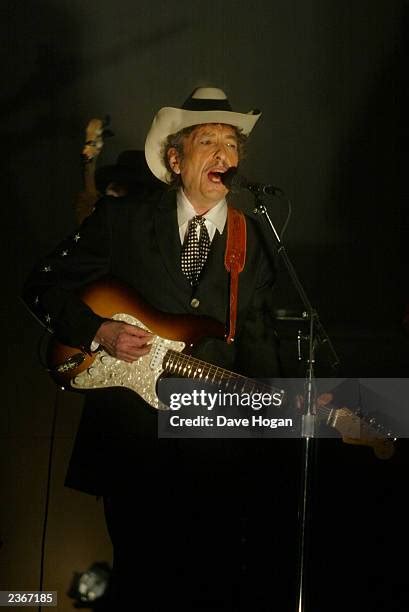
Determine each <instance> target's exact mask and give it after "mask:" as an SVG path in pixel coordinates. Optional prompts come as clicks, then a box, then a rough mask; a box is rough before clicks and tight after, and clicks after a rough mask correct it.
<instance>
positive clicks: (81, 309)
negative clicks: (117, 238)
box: [23, 198, 111, 348]
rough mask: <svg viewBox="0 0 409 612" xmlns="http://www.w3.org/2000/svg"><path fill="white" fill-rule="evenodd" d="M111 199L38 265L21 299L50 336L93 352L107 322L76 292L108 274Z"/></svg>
mask: <svg viewBox="0 0 409 612" xmlns="http://www.w3.org/2000/svg"><path fill="white" fill-rule="evenodd" d="M109 212H110V206H109V198H106V199H104V200H101V202H100V203H99V205H98V207H97V209H96V210H95V212H94V213H93V214H92V215H91V216H90V217H88V218H87V219H86V220H85V221H84V223H83V224H82V226H81V227H80V228H79V229H78V230H77V231H76V232H74V234H72V235H71V236H69V237H68V238H67V239H66V240H64V241H63V242H62V243H61V244H59V245H58V247H57V248H56V249H55V250H54V251H52V252H51V253H50V254H49V255H47V256H46V257H45V258H44V259H43V260H41V261H40V263H39V265H37V266H36V267H35V268H34V269H33V270H32V272H31V274H30V275H29V277H28V279H27V281H26V283H25V286H24V291H23V299H24V301H25V303H26V304H27V306H28V308H29V310H30V311H31V312H32V314H33V315H34V316H35V317H36V318H37V320H39V321H40V323H42V324H43V325H44V326H45V327H46V328H47V329H48V331H50V332H51V333H55V335H56V337H57V338H58V339H59V340H60V341H61V342H63V343H64V344H68V345H70V346H81V347H86V348H89V347H90V345H91V342H92V340H93V338H94V336H95V333H96V331H97V330H98V328H99V326H100V325H101V323H102V322H103V321H104V319H103V318H102V317H100V316H98V315H97V314H95V313H94V312H93V311H92V310H91V309H90V308H89V307H88V306H87V305H86V304H85V303H84V302H82V301H81V300H80V299H79V297H78V295H77V292H78V290H79V289H80V288H81V287H83V286H84V285H87V284H88V283H90V282H92V281H94V280H96V279H98V278H101V277H103V276H105V275H107V274H109V273H110V267H111V226H110V223H109V217H110V215H109Z"/></svg>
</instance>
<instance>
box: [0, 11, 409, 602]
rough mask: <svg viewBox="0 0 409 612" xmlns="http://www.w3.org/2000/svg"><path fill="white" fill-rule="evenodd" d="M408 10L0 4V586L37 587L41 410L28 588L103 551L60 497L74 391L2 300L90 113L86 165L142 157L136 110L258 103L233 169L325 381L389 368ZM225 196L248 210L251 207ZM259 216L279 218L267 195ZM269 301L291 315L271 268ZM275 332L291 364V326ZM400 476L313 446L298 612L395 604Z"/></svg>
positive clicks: (397, 287) (22, 313) (96, 532)
mask: <svg viewBox="0 0 409 612" xmlns="http://www.w3.org/2000/svg"><path fill="white" fill-rule="evenodd" d="M408 12H409V6H408V3H407V2H403V1H402V2H398V1H390V0H375V1H373V0H372V1H369V0H357V1H356V0H355V1H352V0H345V1H343V2H329V1H328V0H308V1H306V0H294V1H293V2H288V1H287V0H276V1H274V2H271V0H259V1H257V0H256V1H254V2H252V3H245V2H233V1H232V0H226V1H224V2H217V1H215V0H208V1H207V2H206V3H202V2H193V1H190V2H187V1H186V0H179V2H177V3H176V2H175V3H173V4H171V3H169V2H165V1H162V0H151V1H149V2H147V1H145V0H142V1H139V2H137V3H136V2H131V1H130V0H123V1H122V2H111V1H109V0H98V1H96V0H90V1H88V2H85V3H84V2H82V1H79V0H69V1H68V0H58V1H57V0H54V2H43V1H41V0H39V1H36V2H33V1H25V0H17V1H13V2H3V4H2V8H1V15H0V23H1V26H0V27H1V29H2V32H1V37H0V39H1V41H2V43H1V44H2V46H3V62H2V70H3V79H2V80H3V87H2V98H1V105H0V112H1V117H2V119H3V121H2V125H1V137H2V139H1V142H2V148H3V153H4V162H3V164H2V169H3V175H4V176H3V179H4V180H3V187H2V192H3V196H4V197H3V211H4V212H3V218H4V219H5V220H6V221H5V224H4V225H3V229H2V241H1V242H2V246H3V247H4V254H3V273H4V275H5V278H6V281H7V282H6V286H7V294H6V295H7V298H6V296H5V297H4V298H3V300H2V322H3V324H4V325H3V327H2V339H3V368H2V373H3V376H4V385H3V387H2V388H3V402H2V409H1V413H0V426H1V429H0V433H1V460H2V463H1V465H2V472H3V475H2V483H3V484H2V493H1V497H2V499H4V500H5V502H6V503H2V505H1V515H0V520H1V526H0V538H1V541H2V547H1V548H0V576H2V581H1V582H2V588H19V589H24V588H36V585H37V584H38V583H37V581H38V575H39V548H40V538H41V530H42V521H43V518H44V503H45V484H46V478H47V460H48V453H49V448H50V437H49V434H50V428H51V423H52V417H53V414H54V411H55V410H57V437H56V442H55V447H54V454H53V472H52V488H51V501H50V517H49V523H48V537H47V555H46V585H47V587H48V588H58V589H59V591H60V594H61V601H62V600H63V595H62V594H63V593H64V592H65V591H66V590H67V589H68V583H69V580H70V577H71V574H72V572H74V571H79V570H85V569H86V568H87V567H88V565H89V564H90V563H91V562H92V561H93V560H95V559H96V558H99V557H100V558H101V559H102V558H105V559H108V558H109V554H110V553H109V546H108V541H107V536H106V534H105V531H104V527H103V521H102V514H101V507H100V505H99V504H98V503H97V502H95V500H93V499H92V498H89V497H87V496H85V495H81V494H79V493H75V492H72V491H68V490H65V489H63V477H64V472H65V468H66V463H67V460H68V457H69V454H70V449H71V445H72V440H73V435H74V432H75V429H76V424H77V421H78V417H79V414H80V409H81V399H80V398H79V397H78V396H74V395H64V394H61V393H60V392H58V391H57V390H56V389H55V387H54V386H53V383H52V382H51V380H49V379H48V376H47V374H46V373H45V372H44V370H43V369H42V368H41V366H40V364H39V361H38V358H37V351H36V347H37V344H38V342H39V340H40V339H41V336H42V331H41V329H40V327H39V326H38V325H37V324H36V322H35V320H34V319H32V318H31V316H30V315H29V314H28V313H27V311H26V310H25V308H24V306H23V305H22V303H21V302H20V301H19V297H18V296H19V294H20V292H21V286H22V284H23V281H24V278H25V277H26V275H27V273H28V271H29V269H30V267H31V266H32V265H33V263H34V262H35V261H36V260H37V259H38V258H39V257H40V256H41V255H43V254H44V253H45V252H46V251H47V250H49V249H50V248H52V247H53V246H54V245H55V244H56V242H57V241H58V240H60V239H61V238H63V237H64V236H65V235H66V234H68V233H69V232H70V231H71V230H72V229H73V228H74V227H75V219H74V213H73V203H74V201H75V198H76V195H77V193H78V191H79V190H80V189H81V166H80V161H79V153H80V151H81V148H82V142H83V140H84V129H85V126H86V124H87V122H88V120H89V119H90V118H91V117H98V116H104V115H105V114H107V113H109V114H110V115H111V117H112V129H113V130H114V132H115V137H114V138H112V139H111V140H110V141H108V142H107V143H106V145H105V148H104V150H103V153H102V156H101V159H100V161H99V165H103V164H104V163H112V162H113V161H114V160H115V158H116V156H117V154H118V153H119V152H120V151H122V150H123V149H128V148H139V149H141V148H143V144H144V138H145V135H146V132H147V130H148V129H149V126H150V122H151V121H152V118H153V116H154V114H155V112H156V111H157V110H158V109H159V108H161V107H162V106H179V105H180V104H181V103H182V102H183V101H184V99H185V98H186V97H187V95H188V94H189V93H190V92H191V91H192V90H193V89H194V88H195V87H197V86H200V85H209V84H212V85H214V86H218V87H221V88H223V89H224V90H225V91H226V92H227V94H228V96H229V99H230V101H231V103H232V105H233V107H234V109H235V110H238V111H243V112H245V111H248V110H250V109H251V108H260V109H261V110H262V111H263V116H262V118H261V119H260V121H259V123H258V125H257V127H256V129H255V131H254V134H253V135H252V136H251V140H250V142H249V151H248V158H247V159H246V161H245V162H244V167H243V170H244V172H245V174H246V175H247V176H249V177H251V179H252V180H258V181H263V182H272V183H274V184H276V185H279V186H280V187H282V188H283V189H284V191H285V193H286V195H287V196H288V197H289V198H290V199H291V201H292V205H293V214H292V218H291V223H290V225H289V227H288V230H287V232H286V235H285V241H286V245H287V249H288V252H289V253H290V255H291V258H292V260H293V262H294V265H295V267H296V269H297V271H298V273H299V276H300V277H301V279H302V281H303V283H304V285H305V288H306V290H307V292H308V295H309V296H310V299H311V300H312V302H313V304H314V306H316V307H317V309H318V311H319V313H320V315H321V320H322V322H323V323H324V325H325V326H326V328H327V331H328V333H329V335H330V336H331V338H332V340H333V342H334V345H335V347H336V349H337V351H338V353H339V356H340V357H341V360H342V364H343V366H342V370H341V375H348V376H350V375H352V376H388V377H398V376H401V377H406V373H407V365H408V358H407V336H405V334H404V332H403V329H402V325H401V321H402V317H403V312H404V309H405V304H406V303H407V302H408V301H409V292H408V287H407V273H406V270H407V263H408V244H407V239H406V236H407V226H408V212H407V210H408V208H407V197H406V196H407V187H406V182H405V177H406V174H407V154H406V150H407V149H406V146H405V145H406V139H407V121H406V109H407V102H408V100H407V85H406V74H407V66H408V61H407V60H408V42H407V38H406V36H407V26H408ZM237 203H238V204H240V205H241V206H242V207H243V208H244V209H246V210H251V205H252V201H251V196H249V195H248V196H247V195H243V196H242V195H241V196H240V198H239V199H237ZM272 212H273V218H274V220H275V221H276V222H277V224H278V225H279V226H280V225H281V224H282V223H283V221H284V219H285V215H286V208H285V205H284V203H283V202H280V201H274V202H273V204H272ZM276 306H277V309H284V310H294V309H295V310H297V311H299V310H300V304H299V303H298V300H297V298H296V296H295V294H294V291H293V290H292V289H291V287H290V284H289V282H288V278H287V275H286V274H285V272H284V271H282V270H280V277H279V282H278V286H277V290H276ZM282 327H283V329H282V333H283V336H284V338H285V341H284V343H283V352H284V356H285V359H287V360H289V361H290V365H291V361H292V359H293V352H294V334H295V332H296V330H295V328H294V327H292V325H290V324H289V323H288V322H284V323H283V324H282ZM405 408H407V405H406V406H404V407H403V409H405ZM405 476H406V449H405V446H404V445H403V444H402V442H400V444H398V445H397V452H396V453H395V456H394V457H393V458H392V459H390V460H389V461H387V462H382V461H379V460H378V459H375V458H374V456H373V454H372V451H371V450H370V449H369V448H363V447H352V446H347V445H343V444H341V442H339V441H335V440H333V441H328V442H320V445H319V450H318V467H317V470H316V482H317V487H316V497H315V499H316V506H317V507H316V509H315V517H316V519H315V521H314V524H315V530H314V532H313V533H314V537H315V545H314V550H315V551H316V552H315V554H314V561H313V562H312V563H311V564H310V567H312V570H313V572H314V578H313V581H312V584H313V585H314V589H313V590H314V595H313V602H314V612H320V611H321V610H327V609H331V608H332V609H335V602H338V604H337V605H339V606H340V609H341V607H342V605H348V607H349V608H351V609H355V608H354V605H356V606H357V607H356V609H360V610H368V611H369V610H370V611H372V610H383V609H385V610H389V611H391V610H395V609H396V610H403V609H407V607H408V594H407V589H406V586H405V582H406V581H405V579H404V576H403V574H401V573H400V569H399V565H398V564H397V563H396V564H395V561H396V558H397V556H398V553H399V552H404V553H406V550H405V539H404V536H405V532H406V516H405V512H406V507H405V505H404V503H403V494H404V489H405V484H406V478H405ZM356 587H359V589H358V590H359V594H356ZM272 597H273V594H272ZM60 609H61V610H69V609H72V606H71V603H70V601H69V600H66V601H65V602H64V603H61V606H60Z"/></svg>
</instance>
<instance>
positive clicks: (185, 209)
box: [176, 189, 227, 244]
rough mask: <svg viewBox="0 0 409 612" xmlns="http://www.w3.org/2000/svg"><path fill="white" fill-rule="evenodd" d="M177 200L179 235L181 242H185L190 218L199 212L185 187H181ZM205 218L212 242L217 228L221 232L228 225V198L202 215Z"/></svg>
mask: <svg viewBox="0 0 409 612" xmlns="http://www.w3.org/2000/svg"><path fill="white" fill-rule="evenodd" d="M176 201H177V215H178V226H179V236H180V242H181V244H183V242H184V240H185V236H186V232H187V228H188V225H189V221H190V219H192V218H193V217H195V216H196V215H197V212H196V211H195V209H194V208H193V206H192V205H191V203H190V202H189V200H188V198H187V197H186V194H185V192H184V191H183V189H179V191H178V192H177V196H176ZM202 216H203V217H204V219H205V225H206V229H207V232H208V234H209V238H210V242H212V240H213V238H214V235H215V233H216V230H218V231H219V234H222V233H223V230H224V226H225V225H226V220H227V202H226V199H225V198H223V199H222V200H220V202H218V203H217V204H216V206H213V208H210V210H208V211H207V212H206V213H205V214H204V215H202ZM197 231H198V233H199V232H200V227H199V226H198V227H197Z"/></svg>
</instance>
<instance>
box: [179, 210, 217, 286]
mask: <svg viewBox="0 0 409 612" xmlns="http://www.w3.org/2000/svg"><path fill="white" fill-rule="evenodd" d="M197 226H199V227H200V236H199V238H198V237H197ZM209 251H210V238H209V234H208V232H207V228H206V225H205V219H204V218H203V217H201V216H200V215H198V216H196V217H193V218H192V219H191V220H190V221H189V229H188V232H187V236H186V238H185V241H184V243H183V247H182V256H181V265H182V272H183V274H185V276H187V278H188V279H189V281H190V284H191V285H192V286H193V287H196V286H197V285H198V284H199V277H200V273H201V271H202V269H203V266H204V264H205V262H206V259H207V256H208V254H209Z"/></svg>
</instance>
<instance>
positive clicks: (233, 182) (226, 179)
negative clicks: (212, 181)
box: [220, 166, 241, 191]
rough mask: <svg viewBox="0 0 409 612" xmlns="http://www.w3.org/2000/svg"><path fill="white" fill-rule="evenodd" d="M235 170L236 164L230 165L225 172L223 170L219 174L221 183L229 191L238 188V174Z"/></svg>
mask: <svg viewBox="0 0 409 612" xmlns="http://www.w3.org/2000/svg"><path fill="white" fill-rule="evenodd" d="M237 172H238V169H237V168H236V166H232V167H231V168H229V169H228V170H227V172H224V173H223V174H221V175H220V178H221V181H222V183H223V185H224V186H225V187H227V189H228V190H229V191H239V190H240V187H241V185H240V176H239V175H238V174H237Z"/></svg>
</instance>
